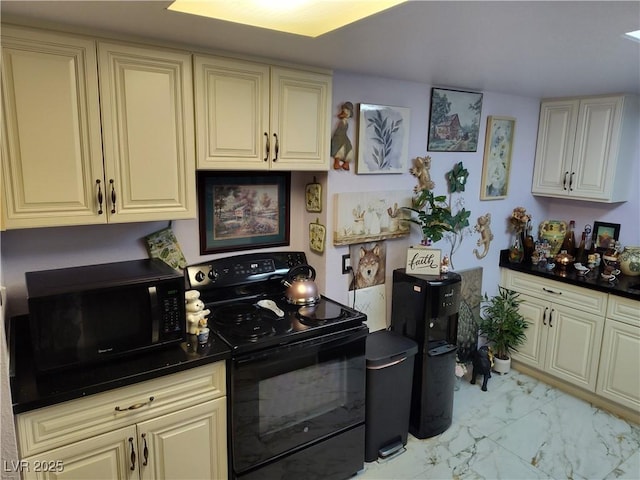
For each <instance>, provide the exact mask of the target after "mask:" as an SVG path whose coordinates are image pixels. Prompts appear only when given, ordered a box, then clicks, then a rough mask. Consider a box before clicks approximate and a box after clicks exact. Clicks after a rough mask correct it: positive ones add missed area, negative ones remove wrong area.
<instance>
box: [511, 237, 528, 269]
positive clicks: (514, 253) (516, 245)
mask: <svg viewBox="0 0 640 480" xmlns="http://www.w3.org/2000/svg"><path fill="white" fill-rule="evenodd" d="M523 258H524V247H523V245H522V239H521V234H520V232H516V234H515V237H514V239H513V243H512V244H511V246H510V247H509V261H510V262H511V263H520V262H522V259H523Z"/></svg>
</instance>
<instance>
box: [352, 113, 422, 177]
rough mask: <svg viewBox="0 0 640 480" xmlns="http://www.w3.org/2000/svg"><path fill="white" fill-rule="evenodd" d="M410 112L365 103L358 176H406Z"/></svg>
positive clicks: (359, 146) (361, 125)
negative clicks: (398, 174) (400, 174)
mask: <svg viewBox="0 0 640 480" xmlns="http://www.w3.org/2000/svg"><path fill="white" fill-rule="evenodd" d="M410 114H411V112H410V109H408V108H405V107H389V106H384V105H370V104H366V103H361V104H360V105H359V111H358V159H357V165H356V173H358V174H379V173H405V172H406V170H407V158H408V156H409V153H408V152H409V121H410V116H411V115H410Z"/></svg>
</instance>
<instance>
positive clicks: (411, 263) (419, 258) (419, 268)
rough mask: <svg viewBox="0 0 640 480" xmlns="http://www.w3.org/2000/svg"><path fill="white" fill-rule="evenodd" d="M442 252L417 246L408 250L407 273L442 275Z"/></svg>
mask: <svg viewBox="0 0 640 480" xmlns="http://www.w3.org/2000/svg"><path fill="white" fill-rule="evenodd" d="M440 257H441V251H440V250H437V249H435V248H428V247H423V246H421V245H416V246H412V247H409V249H408V250H407V266H406V269H405V271H406V273H417V274H419V275H440V261H441V258H440Z"/></svg>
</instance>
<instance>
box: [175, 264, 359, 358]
mask: <svg viewBox="0 0 640 480" xmlns="http://www.w3.org/2000/svg"><path fill="white" fill-rule="evenodd" d="M301 264H306V257H305V255H304V253H302V252H268V253H253V254H246V255H238V256H232V257H224V258H219V259H215V260H212V261H210V262H206V263H203V264H198V265H191V266H189V267H187V269H186V270H185V274H186V277H187V282H188V285H189V286H190V288H191V289H197V290H198V291H199V292H200V294H201V296H200V299H201V300H202V301H203V302H204V303H205V308H207V309H209V310H211V314H210V315H209V322H208V323H209V328H211V329H212V330H213V332H214V333H215V334H217V336H219V337H220V338H222V339H223V340H224V341H225V342H226V343H227V344H228V345H229V346H230V347H231V349H232V351H233V353H234V355H236V354H240V353H249V352H253V351H257V350H260V349H264V348H270V347H275V346H282V345H287V344H290V343H293V342H298V341H301V340H305V339H308V338H317V337H321V336H324V335H329V334H332V333H334V332H339V331H343V330H348V329H352V328H361V327H362V325H363V322H364V321H366V316H365V315H364V314H362V313H360V312H358V311H356V310H353V309H351V308H349V307H347V306H345V305H341V304H340V303H337V302H335V301H333V300H330V299H328V298H326V297H324V296H322V297H321V299H320V300H319V301H318V302H317V303H315V304H313V305H307V306H299V305H292V304H289V303H288V302H287V301H286V298H285V291H286V287H285V286H284V284H283V283H282V279H284V278H286V275H287V273H288V271H289V270H290V269H291V268H293V267H294V266H296V265H301ZM260 300H271V301H272V302H273V303H275V305H276V308H274V309H270V308H264V307H261V306H258V302H259V301H260ZM261 303H262V302H261Z"/></svg>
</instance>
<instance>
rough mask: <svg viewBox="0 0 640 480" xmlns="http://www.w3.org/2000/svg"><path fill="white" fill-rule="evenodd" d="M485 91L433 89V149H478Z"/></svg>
mask: <svg viewBox="0 0 640 480" xmlns="http://www.w3.org/2000/svg"><path fill="white" fill-rule="evenodd" d="M481 111H482V93H478V92H464V91H460V90H447V89H444V88H432V89H431V115H430V117H431V118H430V119H429V135H428V137H429V141H428V143H427V150H428V151H430V152H475V151H476V150H477V149H478V132H479V130H480V113H481Z"/></svg>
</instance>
